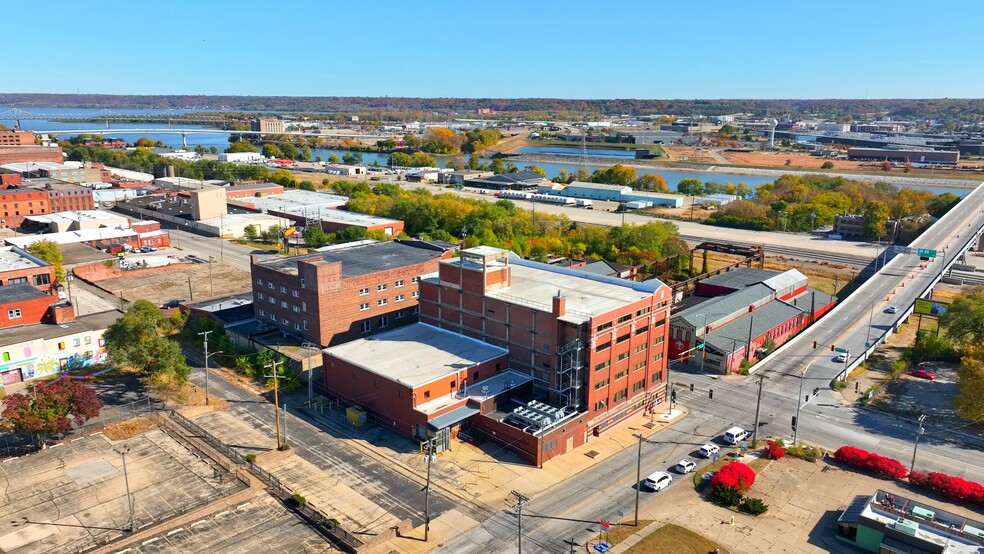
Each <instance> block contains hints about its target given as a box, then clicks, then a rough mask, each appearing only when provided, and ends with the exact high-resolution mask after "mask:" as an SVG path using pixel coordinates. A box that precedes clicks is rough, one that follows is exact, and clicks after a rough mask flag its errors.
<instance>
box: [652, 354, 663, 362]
mask: <svg viewBox="0 0 984 554" xmlns="http://www.w3.org/2000/svg"><path fill="white" fill-rule="evenodd" d="M662 359H663V353H662V352H660V353H659V354H656V355H655V356H653V361H654V362H658V361H660V360H662Z"/></svg>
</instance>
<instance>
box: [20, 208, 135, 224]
mask: <svg viewBox="0 0 984 554" xmlns="http://www.w3.org/2000/svg"><path fill="white" fill-rule="evenodd" d="M24 219H29V220H31V221H37V222H38V223H53V222H56V221H57V222H65V221H102V220H107V219H108V220H114V221H118V220H121V219H122V220H124V221H129V220H128V219H127V217H126V216H125V215H121V214H114V213H113V212H108V211H106V210H78V211H73V212H55V213H52V214H44V215H29V216H27V217H25V218H24Z"/></svg>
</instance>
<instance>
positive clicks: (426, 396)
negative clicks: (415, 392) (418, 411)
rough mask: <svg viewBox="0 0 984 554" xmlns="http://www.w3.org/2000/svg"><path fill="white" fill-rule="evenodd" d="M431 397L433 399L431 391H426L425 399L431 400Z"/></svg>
mask: <svg viewBox="0 0 984 554" xmlns="http://www.w3.org/2000/svg"><path fill="white" fill-rule="evenodd" d="M430 397H431V391H429V390H425V391H424V398H430Z"/></svg>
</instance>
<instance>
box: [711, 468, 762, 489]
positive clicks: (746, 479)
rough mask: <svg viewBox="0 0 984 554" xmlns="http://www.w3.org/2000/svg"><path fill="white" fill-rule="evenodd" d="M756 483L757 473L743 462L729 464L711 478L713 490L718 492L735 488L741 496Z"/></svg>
mask: <svg viewBox="0 0 984 554" xmlns="http://www.w3.org/2000/svg"><path fill="white" fill-rule="evenodd" d="M754 483H755V472H754V471H752V468H750V467H748V466H747V465H745V464H743V463H741V462H728V463H726V464H724V465H723V466H721V469H719V470H718V472H717V473H715V474H714V477H712V478H711V488H712V489H713V490H715V492H716V491H717V489H718V488H721V487H724V488H729V487H730V488H734V489H736V490H737V491H738V492H739V493H740V494H744V493H745V492H746V491H748V489H750V488H751V487H752V484H754Z"/></svg>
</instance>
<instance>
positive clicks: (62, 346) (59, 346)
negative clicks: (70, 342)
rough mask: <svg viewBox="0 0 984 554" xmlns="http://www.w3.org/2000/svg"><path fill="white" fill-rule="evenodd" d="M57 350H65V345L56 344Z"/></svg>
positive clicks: (62, 343) (61, 343)
mask: <svg viewBox="0 0 984 554" xmlns="http://www.w3.org/2000/svg"><path fill="white" fill-rule="evenodd" d="M58 350H65V343H64V342H59V343H58Z"/></svg>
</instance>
